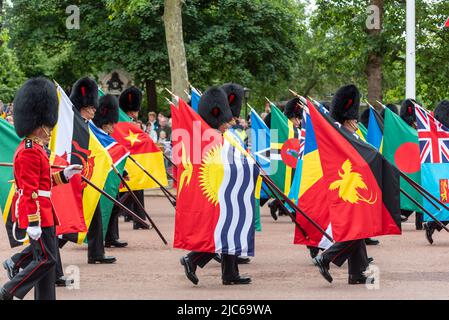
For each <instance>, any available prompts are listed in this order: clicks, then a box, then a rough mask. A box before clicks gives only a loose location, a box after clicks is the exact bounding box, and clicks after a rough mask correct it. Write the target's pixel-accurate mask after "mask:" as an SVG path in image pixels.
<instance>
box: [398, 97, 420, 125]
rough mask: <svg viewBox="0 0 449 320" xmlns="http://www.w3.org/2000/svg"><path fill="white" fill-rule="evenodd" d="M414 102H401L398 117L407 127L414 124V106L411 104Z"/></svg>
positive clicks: (410, 100) (408, 100) (409, 100)
mask: <svg viewBox="0 0 449 320" xmlns="http://www.w3.org/2000/svg"><path fill="white" fill-rule="evenodd" d="M414 101H415V100H412V99H406V100H404V101H402V104H401V110H400V113H399V115H400V116H401V118H402V120H404V121H405V122H407V124H408V125H409V126H411V125H413V124H414V123H415V122H416V114H415V105H414V104H413V102H414Z"/></svg>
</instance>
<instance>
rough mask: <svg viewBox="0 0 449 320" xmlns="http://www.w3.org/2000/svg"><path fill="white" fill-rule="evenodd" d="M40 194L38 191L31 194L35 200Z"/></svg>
mask: <svg viewBox="0 0 449 320" xmlns="http://www.w3.org/2000/svg"><path fill="white" fill-rule="evenodd" d="M37 197H38V195H37V193H36V192H34V191H33V193H32V194H31V199H33V200H35V199H37Z"/></svg>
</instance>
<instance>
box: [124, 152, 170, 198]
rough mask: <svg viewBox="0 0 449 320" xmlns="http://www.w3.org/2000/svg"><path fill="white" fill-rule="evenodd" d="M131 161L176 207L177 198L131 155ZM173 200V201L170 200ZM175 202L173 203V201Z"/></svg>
mask: <svg viewBox="0 0 449 320" xmlns="http://www.w3.org/2000/svg"><path fill="white" fill-rule="evenodd" d="M128 158H129V159H131V161H133V162H134V163H135V164H136V165H137V166H138V167H139V168H140V169H141V170H142V171H143V172H144V173H145V174H146V175H147V176H148V177H150V178H151V179H152V180H153V181H154V182H156V184H157V185H158V186H159V188H161V190H162V192H164V194H165V195H166V197H167V199H168V200H169V201H170V202H171V204H172V205H173V206H174V207H176V197H175V196H174V195H173V194H172V193H171V192H170V191H168V190H167V189H166V188H165V187H164V186H163V185H162V184H161V183H160V182H159V181H158V180H157V179H156V178H155V177H153V176H152V175H151V173H149V172H148V171H147V170H146V169H145V168H144V167H143V166H142V165H141V164H140V163H139V162H137V160H136V159H134V158H133V157H132V156H131V155H129V156H128ZM169 197H170V198H171V200H170V199H169ZM172 200H173V201H172Z"/></svg>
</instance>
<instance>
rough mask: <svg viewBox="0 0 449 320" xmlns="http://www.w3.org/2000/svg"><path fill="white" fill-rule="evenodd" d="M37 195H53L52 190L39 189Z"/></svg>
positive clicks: (46, 196)
mask: <svg viewBox="0 0 449 320" xmlns="http://www.w3.org/2000/svg"><path fill="white" fill-rule="evenodd" d="M37 195H38V196H39V197H44V198H50V197H51V191H45V190H37Z"/></svg>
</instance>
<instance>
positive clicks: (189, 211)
mask: <svg viewBox="0 0 449 320" xmlns="http://www.w3.org/2000/svg"><path fill="white" fill-rule="evenodd" d="M181 101H182V100H180V103H179V106H178V108H176V107H175V106H173V105H172V107H171V113H172V119H173V122H172V123H173V129H174V130H179V132H183V133H185V134H184V135H183V136H182V137H181V136H179V135H175V136H174V137H173V138H174V140H173V160H174V162H175V164H176V165H177V166H178V170H177V180H178V191H177V192H178V194H177V203H176V217H175V238H174V242H173V246H174V247H175V248H179V249H185V250H193V251H201V252H216V253H227V254H235V255H239V256H252V255H254V234H255V230H254V223H255V221H254V219H255V217H254V206H255V199H254V193H255V186H256V181H257V178H258V176H259V171H258V169H257V166H255V163H254V162H253V160H252V159H251V158H246V157H245V156H244V154H246V151H245V150H244V148H242V147H241V146H239V145H236V144H234V143H233V141H232V137H229V138H223V137H222V136H221V135H220V134H219V133H218V132H217V131H216V130H214V129H212V128H210V127H209V126H208V125H207V124H206V122H204V120H203V119H201V117H200V116H199V115H198V114H197V113H196V112H195V111H194V110H193V109H192V108H190V107H189V106H187V104H185V103H184V102H181Z"/></svg>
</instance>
